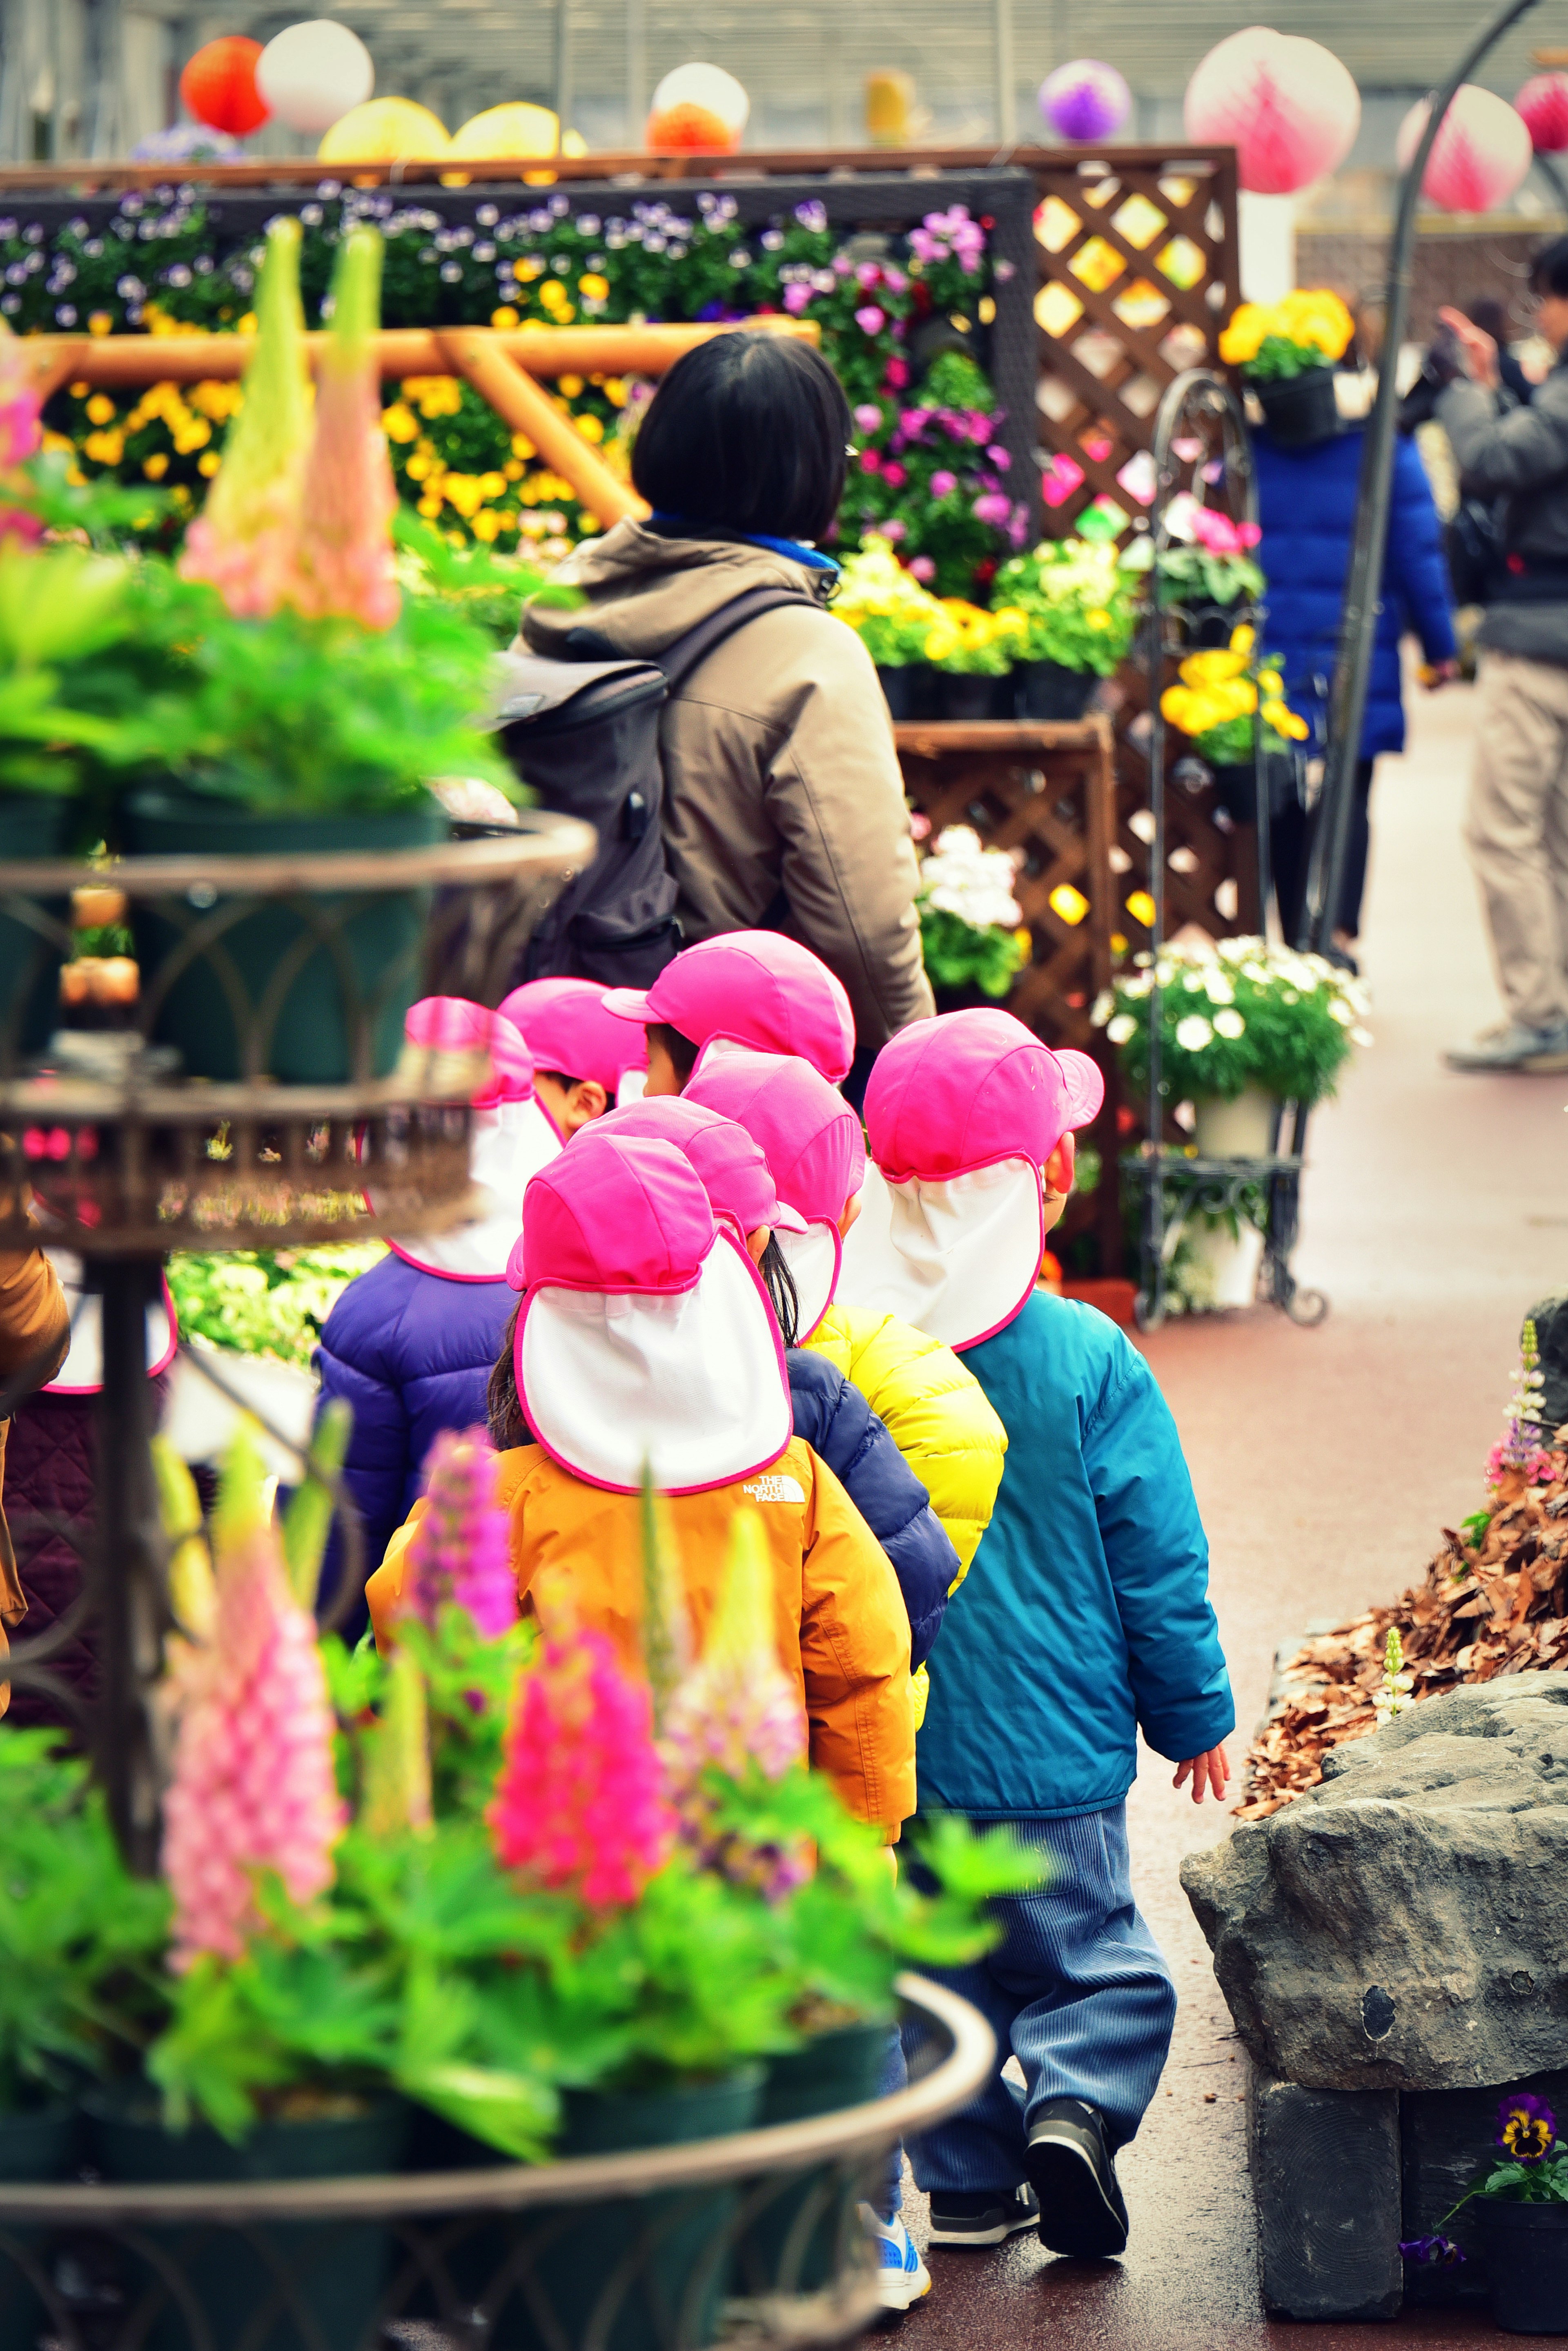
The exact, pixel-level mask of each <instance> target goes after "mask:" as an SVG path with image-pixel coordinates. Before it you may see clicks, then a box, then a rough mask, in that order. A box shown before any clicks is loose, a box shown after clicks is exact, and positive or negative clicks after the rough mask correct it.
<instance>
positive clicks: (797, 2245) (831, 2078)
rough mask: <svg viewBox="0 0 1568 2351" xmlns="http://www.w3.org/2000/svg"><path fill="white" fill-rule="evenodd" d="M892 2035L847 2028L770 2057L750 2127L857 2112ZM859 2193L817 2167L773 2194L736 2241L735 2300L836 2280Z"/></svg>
mask: <svg viewBox="0 0 1568 2351" xmlns="http://www.w3.org/2000/svg"><path fill="white" fill-rule="evenodd" d="M897 2030H898V2027H897V2026H896V2025H887V2024H847V2025H845V2026H843V2027H841V2028H840V2030H838V2031H837V2032H819V2033H817V2034H815V2035H814V2037H813V2038H812V2039H811V2040H810V2041H808V2042H807V2043H805V2047H804V2048H801V2049H794V2050H791V2051H790V2053H788V2055H787V2056H783V2057H775V2058H774V2059H773V2061H772V2062H771V2064H769V2066H768V2078H767V2083H766V2085H765V2087H764V2088H763V2106H762V2112H761V2114H760V2115H759V2116H758V2117H757V2120H758V2121H759V2122H760V2123H762V2124H763V2125H764V2126H765V2125H767V2124H770V2123H798V2122H805V2120H806V2118H807V2117H808V2116H812V2115H830V2114H834V2113H836V2112H837V2111H838V2109H839V2108H840V2107H843V2106H861V2105H866V2104H867V2101H868V2100H869V2099H872V2098H874V2097H876V2096H877V2093H878V2091H879V2090H880V2088H881V2085H882V2074H883V2069H884V2067H885V2065H886V2064H887V2058H888V2035H889V2033H890V2032H897ZM864 2188H865V2183H864V2181H863V2180H862V2179H858V2178H857V2177H852V2176H850V2175H848V2174H846V2171H845V2170H844V2169H843V2168H842V2167H839V2166H836V2165H833V2164H822V2165H819V2166H818V2168H816V2169H815V2171H808V2172H806V2173H805V2174H804V2175H803V2176H802V2177H801V2178H800V2179H793V2180H791V2181H790V2182H789V2183H788V2185H787V2186H785V2187H783V2188H781V2189H779V2190H778V2192H777V2193H776V2194H775V2195H774V2196H773V2197H771V2198H770V2199H769V2200H768V2202H767V2203H766V2204H765V2205H764V2206H763V2210H762V2211H761V2212H759V2213H758V2215H757V2217H756V2219H755V2220H753V2222H752V2224H751V2226H750V2228H748V2229H747V2230H746V2231H745V2232H744V2234H743V2235H742V2239H741V2241H740V2245H739V2247H738V2249H737V2252H736V2273H737V2281H736V2282H737V2286H738V2290H739V2291H740V2293H742V2294H744V2295H746V2296H748V2297H750V2296H752V2295H753V2294H814V2293H815V2292H816V2291H817V2290H818V2289H819V2288H820V2287H822V2286H825V2285H826V2283H828V2281H829V2279H831V2278H833V2277H836V2275H837V2274H838V2272H839V2270H840V2269H841V2268H842V2266H843V2261H842V2255H841V2251H840V2248H841V2244H842V2241H843V2239H844V2237H845V2236H846V2232H847V2231H849V2230H851V2229H853V2228H855V2227H857V2220H856V2218H855V2206H856V2204H857V2201H858V2199H859V2197H860V2195H861V2194H862V2193H863V2192H864Z"/></svg>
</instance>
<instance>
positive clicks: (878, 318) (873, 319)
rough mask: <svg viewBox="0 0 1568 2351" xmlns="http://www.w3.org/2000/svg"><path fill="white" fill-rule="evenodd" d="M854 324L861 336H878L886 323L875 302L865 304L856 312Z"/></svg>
mask: <svg viewBox="0 0 1568 2351" xmlns="http://www.w3.org/2000/svg"><path fill="white" fill-rule="evenodd" d="M855 323H856V325H857V327H858V328H859V329H860V331H861V333H862V334H863V335H879V334H880V333H881V331H882V329H883V328H884V327H885V326H886V325H887V323H888V321H887V319H885V318H884V316H883V314H882V312H881V311H880V310H878V308H877V305H876V304H875V302H867V303H865V304H863V305H862V307H861V308H859V309H858V310H857V311H856V313H855Z"/></svg>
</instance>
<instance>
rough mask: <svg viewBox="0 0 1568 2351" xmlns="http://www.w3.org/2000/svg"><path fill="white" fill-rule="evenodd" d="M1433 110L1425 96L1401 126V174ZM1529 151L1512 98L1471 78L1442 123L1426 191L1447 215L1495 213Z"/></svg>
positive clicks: (1525, 167) (1517, 180)
mask: <svg viewBox="0 0 1568 2351" xmlns="http://www.w3.org/2000/svg"><path fill="white" fill-rule="evenodd" d="M1430 110H1431V109H1430V102H1429V101H1428V99H1424V98H1423V99H1418V100H1417V103H1416V104H1415V105H1414V106H1413V107H1412V108H1411V109H1410V111H1409V113H1408V114H1407V116H1406V117H1405V120H1404V121H1403V122H1402V123H1401V124H1400V125H1399V136H1398V138H1397V141H1396V142H1395V148H1394V152H1395V155H1396V157H1397V161H1398V164H1399V169H1400V170H1401V171H1402V172H1403V171H1405V170H1407V168H1408V165H1409V162H1410V159H1411V157H1412V156H1413V155H1414V154H1415V152H1416V150H1417V147H1418V146H1419V145H1420V143H1421V134H1422V132H1423V131H1425V130H1426V128H1427V117H1428V113H1429V112H1430ZM1530 154H1531V148H1530V133H1529V131H1527V130H1526V129H1525V127H1524V124H1523V123H1522V122H1521V120H1520V118H1519V116H1518V115H1517V114H1516V113H1515V112H1514V110H1513V109H1512V107H1511V106H1510V104H1509V102H1508V100H1507V99H1506V98H1499V97H1497V96H1496V95H1495V94H1494V93H1493V92H1492V91H1491V90H1490V89H1478V87H1477V86H1476V84H1475V83H1474V82H1469V81H1467V82H1466V83H1465V84H1464V85H1463V86H1462V88H1461V89H1458V90H1456V92H1455V93H1454V99H1453V103H1452V105H1451V106H1450V107H1449V110H1448V112H1447V114H1445V115H1444V117H1443V120H1442V121H1441V123H1440V124H1439V126H1438V135H1437V138H1436V139H1435V140H1434V141H1433V142H1432V152H1431V153H1430V154H1429V155H1428V158H1427V168H1426V171H1425V172H1423V173H1422V175H1421V193H1422V194H1423V195H1424V196H1425V197H1426V199H1427V201H1428V204H1438V205H1440V206H1441V208H1442V210H1443V211H1444V212H1446V213H1490V212H1495V211H1496V210H1497V208H1498V206H1499V205H1500V204H1506V203H1507V201H1508V199H1509V197H1510V196H1511V195H1512V193H1513V192H1514V190H1515V189H1516V188H1517V187H1519V186H1520V185H1521V183H1522V181H1523V179H1524V176H1525V174H1526V172H1528V171H1529V169H1530Z"/></svg>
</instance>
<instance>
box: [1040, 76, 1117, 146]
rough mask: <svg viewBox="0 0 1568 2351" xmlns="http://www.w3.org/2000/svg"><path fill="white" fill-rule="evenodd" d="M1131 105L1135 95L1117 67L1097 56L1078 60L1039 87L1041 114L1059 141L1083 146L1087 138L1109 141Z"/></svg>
mask: <svg viewBox="0 0 1568 2351" xmlns="http://www.w3.org/2000/svg"><path fill="white" fill-rule="evenodd" d="M1131 105H1132V92H1131V90H1130V89H1128V88H1127V84H1126V82H1125V81H1124V80H1123V79H1122V77H1121V76H1120V74H1119V73H1117V71H1116V68H1115V66H1107V65H1102V63H1101V62H1100V60H1099V58H1098V57H1075V58H1074V59H1073V61H1072V63H1071V65H1065V66H1058V67H1057V68H1056V70H1055V72H1054V74H1048V75H1047V76H1046V78H1045V79H1044V81H1043V82H1042V83H1041V85H1040V111H1041V113H1042V114H1043V115H1044V118H1045V120H1046V121H1047V122H1048V123H1049V124H1050V125H1051V128H1052V130H1053V131H1055V132H1056V134H1057V136H1058V138H1061V139H1071V140H1072V141H1074V142H1075V144H1077V145H1080V146H1081V145H1082V144H1083V142H1084V141H1085V140H1086V139H1109V138H1110V137H1111V135H1112V133H1113V132H1115V131H1119V130H1120V129H1121V127H1122V124H1123V123H1124V122H1125V121H1126V120H1127V111H1128V110H1129V108H1130V107H1131Z"/></svg>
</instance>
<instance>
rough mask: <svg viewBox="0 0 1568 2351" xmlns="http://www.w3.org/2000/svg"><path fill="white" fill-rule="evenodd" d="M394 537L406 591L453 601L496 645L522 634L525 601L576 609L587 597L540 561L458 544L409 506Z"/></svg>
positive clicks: (397, 519)
mask: <svg viewBox="0 0 1568 2351" xmlns="http://www.w3.org/2000/svg"><path fill="white" fill-rule="evenodd" d="M392 537H393V538H394V539H395V540H396V541H397V544H398V547H399V548H400V550H401V560H400V564H399V567H398V572H399V578H400V582H401V584H402V587H403V590H404V591H405V593H407V594H411V595H415V596H429V597H431V598H432V599H433V600H434V601H437V602H439V603H442V604H445V605H447V606H449V607H450V608H451V610H452V611H455V612H457V613H459V614H461V615H462V618H463V619H464V620H466V621H468V622H471V623H472V625H473V627H475V628H478V629H483V631H484V633H485V635H486V636H487V637H488V638H489V639H490V640H491V642H492V643H493V644H496V645H501V646H505V645H509V644H510V643H511V642H512V640H513V638H514V636H515V635H516V634H517V628H518V622H519V619H520V617H521V614H522V609H523V606H524V604H525V603H527V604H545V605H551V606H554V607H556V609H557V610H563V611H573V610H575V609H576V607H578V606H580V605H582V604H586V603H587V597H586V596H585V595H584V594H583V592H582V590H581V589H580V588H572V587H568V586H567V585H566V583H565V582H562V583H560V584H557V583H556V581H555V580H553V579H552V578H551V576H550V574H549V572H547V571H542V570H540V569H539V568H538V566H537V565H536V564H532V563H527V562H524V561H523V560H522V559H520V558H518V557H516V556H512V555H498V554H497V553H496V552H495V550H494V549H493V547H485V546H483V545H480V544H475V543H473V542H471V541H459V542H458V544H457V545H455V546H454V545H453V544H452V541H451V540H450V539H448V538H446V537H445V535H444V534H443V533H442V532H441V531H440V530H438V529H437V528H436V527H435V525H434V524H433V523H431V522H427V521H425V520H424V519H423V517H421V516H420V515H417V514H415V513H414V512H413V510H412V508H411V507H407V506H400V507H398V510H397V512H396V514H395V515H394V516H393V517H392Z"/></svg>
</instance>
